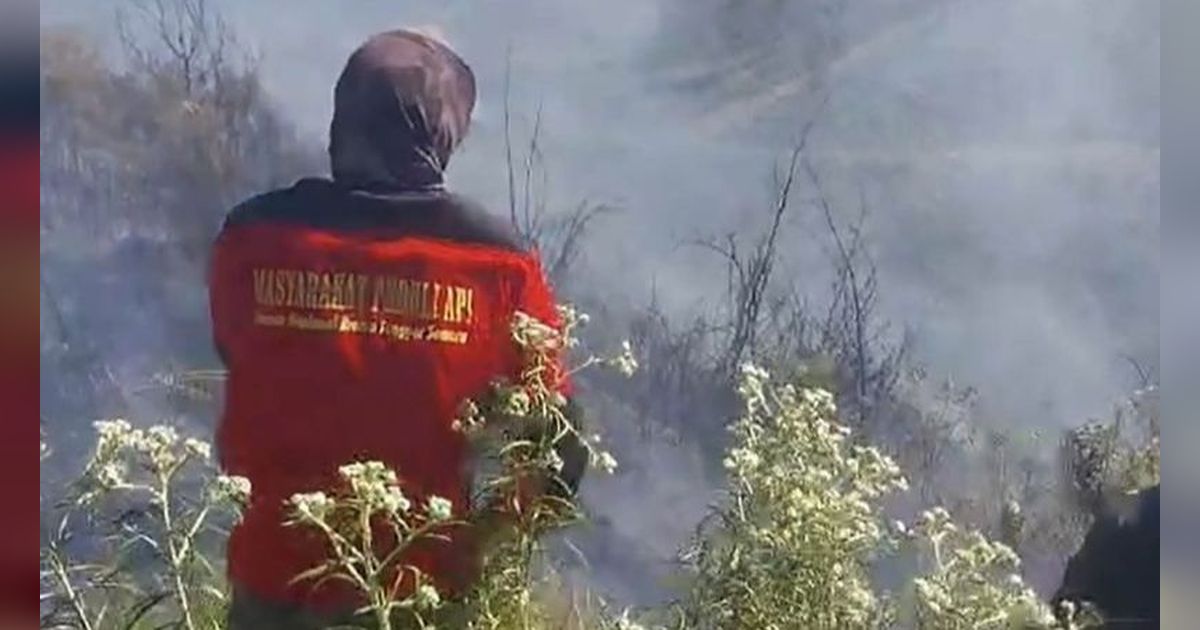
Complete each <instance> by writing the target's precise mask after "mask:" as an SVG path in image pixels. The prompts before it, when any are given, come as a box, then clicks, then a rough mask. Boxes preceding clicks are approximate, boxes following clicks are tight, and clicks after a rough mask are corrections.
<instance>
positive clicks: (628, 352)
mask: <svg viewBox="0 0 1200 630" xmlns="http://www.w3.org/2000/svg"><path fill="white" fill-rule="evenodd" d="M609 364H610V365H612V366H613V367H615V368H616V369H617V372H619V373H620V374H621V375H622V376H625V377H630V376H633V374H634V372H637V370H638V362H637V358H636V357H634V356H633V347H632V346H631V345H630V344H629V341H628V340H626V341H622V342H621V353H620V354H618V355H617V356H616V357H613V358H612V359H611V360H610V361H609Z"/></svg>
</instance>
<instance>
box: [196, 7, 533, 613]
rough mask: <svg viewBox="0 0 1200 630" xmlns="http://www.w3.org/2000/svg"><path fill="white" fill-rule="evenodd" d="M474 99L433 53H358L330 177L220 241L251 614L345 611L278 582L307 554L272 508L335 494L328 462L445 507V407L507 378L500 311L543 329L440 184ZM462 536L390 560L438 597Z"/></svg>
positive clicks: (455, 444)
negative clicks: (391, 474) (377, 475)
mask: <svg viewBox="0 0 1200 630" xmlns="http://www.w3.org/2000/svg"><path fill="white" fill-rule="evenodd" d="M474 97H475V86H474V79H473V77H472V76H471V73H470V70H469V69H468V68H467V67H466V65H465V64H463V62H462V61H461V60H459V59H458V57H457V56H455V55H454V54H453V53H452V52H451V51H450V50H449V49H448V48H446V47H445V46H443V45H441V44H439V43H437V42H434V41H432V40H430V39H428V38H425V37H422V36H420V35H416V34H413V33H408V32H402V31H397V32H392V33H385V34H383V35H380V36H376V37H375V38H372V39H371V40H370V41H368V42H367V44H365V45H364V46H363V47H362V48H360V49H359V50H358V51H356V52H355V54H354V55H353V56H352V57H351V58H350V61H349V63H348V64H347V67H346V70H345V71H344V72H343V74H342V77H341V78H340V79H339V82H338V86H337V90H336V106H335V114H334V122H333V125H332V128H331V133H330V136H331V137H330V156H331V160H332V166H333V175H334V176H333V179H332V180H322V179H308V180H302V181H300V182H299V183H297V184H296V185H295V186H293V187H291V188H288V189H284V190H279V191H275V192H271V193H267V194H265V195H262V196H259V197H256V198H254V199H251V200H250V201H248V202H246V203H244V204H242V205H241V206H239V207H238V208H236V209H235V210H234V211H233V212H232V213H231V214H230V215H229V217H228V218H227V220H226V223H225V226H224V228H223V229H222V232H221V235H220V236H219V237H218V240H217V243H216V245H215V249H214V256H213V263H212V275H211V279H210V295H211V308H212V317H213V326H214V334H215V339H216V343H217V346H218V351H219V352H220V353H221V356H222V358H223V360H224V361H225V363H226V365H227V366H228V368H229V378H228V383H227V386H226V402H225V412H224V415H223V417H222V420H221V424H220V426H219V428H218V435H217V445H218V450H219V453H220V458H221V462H222V465H223V467H224V468H225V469H226V471H227V472H229V473H231V474H239V475H244V476H246V477H248V478H249V479H250V480H251V482H252V483H253V498H252V502H251V506H250V508H249V509H248V511H247V513H246V515H245V517H244V520H243V522H242V523H241V524H240V525H239V526H238V527H237V529H236V530H235V531H234V532H233V534H232V536H231V539H230V542H229V552H228V554H229V574H230V577H231V580H232V581H233V583H234V585H235V588H237V589H239V590H241V591H244V592H245V593H248V594H250V595H252V596H253V597H255V598H258V599H261V600H262V601H265V602H275V603H279V604H288V605H291V604H296V605H303V606H306V607H309V608H312V609H318V610H320V609H326V608H341V607H345V606H346V605H347V603H348V602H350V601H351V599H350V597H349V595H348V593H346V592H345V591H343V590H337V589H338V586H337V583H336V582H327V583H326V584H325V585H322V586H321V587H320V588H319V589H317V590H312V585H311V584H306V583H303V582H302V583H296V584H289V582H290V580H291V578H293V577H294V576H295V575H297V574H299V573H301V572H302V571H305V570H307V569H310V568H312V567H313V566H315V565H317V564H318V563H319V562H320V561H321V560H322V559H323V554H324V547H323V545H321V544H320V543H319V542H317V541H316V539H315V538H314V537H313V536H312V534H311V533H310V532H305V531H303V530H300V529H292V528H286V527H283V526H282V522H283V520H284V516H285V514H284V509H285V508H284V501H285V500H286V499H287V498H288V497H290V496H291V495H292V494H293V493H296V492H302V491H312V490H317V489H328V488H331V487H333V486H334V485H335V482H336V474H337V468H338V467H339V466H341V465H344V464H347V463H350V462H351V461H361V460H380V461H382V462H384V463H385V464H388V465H389V466H391V467H393V468H395V469H396V470H397V472H398V474H399V476H400V477H401V482H402V485H403V487H404V489H405V491H406V493H407V494H409V495H410V496H412V497H415V498H416V499H417V500H421V499H422V498H423V497H427V496H430V495H433V494H436V495H439V496H443V497H446V498H449V499H450V500H451V501H453V503H454V505H455V506H456V509H461V508H462V507H463V506H464V504H465V502H466V500H467V496H466V492H467V484H468V482H469V480H467V479H464V478H463V471H462V463H463V459H464V448H465V445H464V442H463V438H462V436H461V435H460V434H458V433H457V432H455V431H453V430H452V428H451V423H452V421H453V418H454V416H455V414H456V411H457V408H458V405H459V404H460V403H461V401H462V400H463V399H464V398H467V397H472V396H478V395H480V394H482V393H484V392H485V391H486V389H487V387H488V385H489V384H490V382H491V381H492V380H494V379H495V378H496V377H498V376H501V375H506V374H512V373H513V372H514V370H516V369H517V367H518V363H517V362H518V361H519V357H518V355H517V353H516V350H515V348H514V347H513V346H512V343H511V340H510V335H509V329H508V323H509V321H510V318H511V315H512V313H513V312H514V311H515V310H523V311H525V312H528V313H530V314H532V315H534V316H535V317H539V318H543V319H546V320H550V321H553V320H554V319H555V310H554V301H553V298H552V296H551V294H550V291H549V289H548V287H547V286H546V284H545V281H544V279H543V276H542V273H541V269H540V267H539V264H538V261H537V257H536V255H535V254H533V253H530V252H526V251H523V250H522V248H521V247H520V246H519V245H518V243H517V240H516V239H515V238H514V237H513V236H512V235H511V233H510V231H509V230H508V229H507V227H506V226H505V225H504V224H503V223H501V222H499V221H496V220H494V219H491V218H490V217H489V216H488V215H487V214H486V213H484V212H483V211H482V210H481V209H480V208H478V207H477V206H475V205H474V204H472V203H470V202H468V201H466V200H464V199H462V198H461V197H458V196H456V195H453V194H450V193H448V192H446V191H444V190H443V188H442V185H441V183H442V170H443V169H444V168H445V166H446V163H447V160H448V159H449V155H450V153H451V151H452V150H453V149H454V148H455V147H456V146H457V144H458V142H459V141H460V139H461V137H462V135H463V134H464V133H465V130H466V127H467V123H468V121H469V118H470V111H471V107H472V104H473V102H474ZM464 538H465V537H459V539H457V540H456V541H455V542H453V543H449V544H439V545H436V546H435V545H431V546H430V547H429V549H426V550H424V551H420V552H416V553H414V554H410V556H409V557H408V558H406V562H410V563H413V564H416V565H417V566H419V567H420V568H422V569H424V570H426V571H428V572H429V573H431V574H432V575H433V576H434V578H435V580H436V581H437V582H438V583H439V585H440V586H442V587H443V588H446V589H450V590H454V589H455V588H458V587H460V586H462V581H463V580H468V579H470V577H471V575H470V566H469V556H470V555H471V554H470V552H469V550H467V549H466V546H468V545H469V541H466V540H464ZM460 565H461V566H460ZM237 605H238V603H237V602H236V601H235V607H236V606H237Z"/></svg>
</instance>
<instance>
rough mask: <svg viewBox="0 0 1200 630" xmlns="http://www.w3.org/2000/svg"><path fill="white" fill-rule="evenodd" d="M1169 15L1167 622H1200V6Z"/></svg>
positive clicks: (1173, 4) (1165, 117)
mask: <svg viewBox="0 0 1200 630" xmlns="http://www.w3.org/2000/svg"><path fill="white" fill-rule="evenodd" d="M1162 8H1163V9H1164V11H1163V13H1162V27H1163V28H1162V31H1163V39H1162V47H1161V72H1162V88H1163V101H1162V130H1161V131H1162V134H1161V136H1162V155H1161V162H1160V164H1161V181H1162V220H1163V223H1162V234H1161V237H1160V243H1161V247H1162V252H1161V253H1162V261H1163V265H1162V269H1163V276H1162V280H1161V284H1160V291H1161V296H1160V300H1161V311H1160V312H1161V313H1162V321H1161V326H1160V331H1161V339H1160V347H1161V348H1162V350H1161V353H1162V363H1161V364H1162V365H1163V397H1162V402H1163V415H1162V418H1163V427H1162V431H1163V434H1164V439H1163V441H1162V444H1163V446H1162V449H1163V460H1162V461H1163V469H1162V475H1163V477H1164V478H1166V479H1167V481H1166V483H1165V484H1163V508H1162V509H1163V521H1162V530H1163V531H1162V545H1163V548H1162V549H1161V556H1160V560H1161V567H1162V572H1163V582H1162V583H1163V593H1162V603H1163V621H1164V624H1163V627H1164V628H1186V627H1197V626H1196V625H1195V624H1196V620H1197V619H1198V618H1200V599H1197V595H1200V545H1197V544H1196V532H1197V530H1198V529H1200V490H1198V489H1200V483H1198V481H1200V454H1198V453H1197V450H1198V448H1200V421H1198V420H1200V418H1198V416H1200V208H1198V207H1197V206H1198V205H1200V40H1198V39H1197V38H1196V36H1195V34H1196V29H1197V28H1200V2H1196V1H1195V0H1166V1H1165V2H1163V7H1162Z"/></svg>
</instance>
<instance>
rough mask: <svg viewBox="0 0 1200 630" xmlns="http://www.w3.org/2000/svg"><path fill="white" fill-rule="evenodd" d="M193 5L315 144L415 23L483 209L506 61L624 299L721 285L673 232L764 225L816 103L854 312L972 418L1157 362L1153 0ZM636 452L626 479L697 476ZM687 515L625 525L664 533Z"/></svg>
mask: <svg viewBox="0 0 1200 630" xmlns="http://www.w3.org/2000/svg"><path fill="white" fill-rule="evenodd" d="M218 4H219V5H220V6H221V8H222V10H224V11H225V13H226V16H227V17H228V19H229V21H230V23H231V25H232V26H233V28H234V29H235V31H236V32H237V33H238V34H239V36H240V38H241V41H242V42H243V43H246V44H248V45H249V46H250V47H251V48H252V49H253V50H254V51H255V52H256V53H257V54H258V55H260V57H261V59H260V61H261V74H262V78H263V81H264V83H265V85H266V87H267V89H268V91H269V92H270V94H271V95H272V96H273V98H275V99H276V100H277V101H278V102H279V103H280V105H281V106H282V108H283V109H284V111H285V112H286V113H287V114H289V115H290V116H291V118H292V120H293V121H294V122H295V123H296V124H297V125H298V128H299V129H300V131H301V133H302V134H304V135H305V136H306V137H308V138H311V139H320V140H322V141H323V139H324V134H325V132H326V127H327V124H328V118H329V115H330V113H331V107H332V86H333V83H334V81H335V79H336V76H337V73H338V72H339V71H340V69H341V64H342V63H343V62H344V60H345V58H346V57H347V55H348V54H349V53H350V51H351V50H353V48H354V47H355V46H357V45H358V44H359V43H361V42H362V41H363V40H364V39H365V38H366V37H367V36H368V35H370V34H372V33H375V32H378V31H382V30H386V29H390V28H395V27H399V26H406V25H412V26H415V25H436V28H437V29H438V30H439V32H440V35H439V36H440V37H442V38H444V39H446V40H447V41H448V42H449V43H450V44H451V45H452V46H454V47H455V48H456V49H457V50H458V51H459V52H460V53H461V54H462V56H463V57H464V58H465V59H466V60H467V61H468V63H469V64H471V65H472V67H473V68H474V70H475V72H476V74H477V76H478V83H479V90H480V103H479V107H478V110H477V113H476V120H475V122H474V127H473V130H472V132H471V135H470V136H469V137H468V139H467V142H466V144H465V146H464V148H463V150H462V152H461V153H460V154H459V155H458V156H456V157H455V158H454V159H453V160H452V164H451V169H450V182H451V184H452V185H453V186H454V187H456V188H458V189H459V190H461V191H462V192H465V193H467V194H470V195H473V196H475V197H477V198H479V199H481V200H483V201H485V202H487V203H488V204H489V205H490V206H491V207H493V208H494V209H496V211H497V212H502V211H503V207H504V204H505V203H506V199H507V191H506V188H505V186H506V180H505V175H504V171H503V166H502V164H503V162H502V160H503V155H504V150H503V149H504V147H503V123H502V115H503V107H504V98H505V75H506V68H507V67H509V64H511V72H512V83H511V95H510V101H511V104H512V107H513V111H514V114H515V116H516V129H515V130H516V132H517V134H516V135H517V137H518V138H521V137H524V134H528V133H529V130H530V128H531V126H532V120H533V117H534V113H535V112H536V111H538V110H539V109H540V111H541V118H542V121H543V125H544V132H543V138H542V150H543V151H544V153H545V155H546V159H547V165H548V178H549V179H548V182H549V189H548V191H547V196H548V199H549V200H550V203H551V206H552V207H557V208H563V209H566V208H569V207H571V206H573V205H575V204H576V203H578V202H579V201H580V200H582V199H585V198H586V199H590V200H592V201H596V202H605V203H613V204H617V205H619V206H620V207H621V208H622V209H623V211H622V212H621V213H619V214H616V215H612V216H609V217H606V218H605V219H604V220H603V222H602V223H599V224H598V227H597V229H596V231H595V232H594V233H593V234H592V240H591V241H590V245H589V251H588V254H587V268H586V270H585V273H586V277H587V279H588V280H587V281H588V283H589V284H590V285H592V286H593V287H594V289H595V293H597V294H600V295H612V296H614V297H613V299H614V300H619V301H625V302H630V303H635V304H636V303H639V302H644V301H646V300H647V299H648V296H649V295H650V292H651V290H652V288H653V289H654V290H655V292H656V295H657V298H658V300H659V304H660V306H662V307H664V308H665V309H667V310H668V311H670V312H674V313H686V312H688V311H690V310H692V309H698V308H704V307H705V306H706V303H705V300H706V299H712V298H713V297H714V296H715V295H716V294H717V293H718V292H719V291H720V290H721V289H722V288H723V285H720V284H718V283H716V282H714V278H719V277H721V276H720V275H719V274H720V273H721V267H720V263H719V261H716V260H714V259H712V258H711V257H709V256H707V255H705V254H702V253H700V252H697V251H695V250H694V249H690V248H688V247H686V246H684V244H685V243H686V242H688V241H689V240H692V239H695V238H698V237H703V236H711V235H717V234H723V233H725V232H727V231H730V230H737V229H741V228H744V227H746V226H752V225H756V224H761V223H762V222H764V221H766V218H767V212H768V210H769V205H770V201H771V199H772V196H773V194H774V191H773V190H772V188H771V185H772V184H771V169H772V166H773V164H774V163H775V162H776V161H777V160H778V159H779V158H780V157H782V156H783V155H784V154H785V152H786V151H787V150H788V149H789V148H790V146H791V143H793V142H794V141H795V140H796V134H797V133H798V132H799V130H800V128H801V126H802V125H803V124H804V123H805V122H806V121H807V120H808V119H809V118H811V117H813V116H818V122H817V124H816V126H815V127H814V129H815V130H814V133H813V136H812V139H811V143H810V148H811V150H810V155H811V157H812V159H813V161H814V163H815V165H816V166H817V168H818V169H819V171H820V172H821V173H822V176H823V177H824V178H826V181H827V182H828V192H829V194H830V195H831V196H832V197H833V201H834V204H835V207H837V208H838V209H839V210H840V211H842V212H844V217H843V218H844V219H845V220H851V219H852V218H853V217H854V216H856V214H857V213H858V212H859V211H860V207H862V206H865V208H866V209H867V211H868V220H867V223H866V230H867V238H868V242H869V243H870V246H871V247H872V254H873V257H874V260H875V261H876V263H877V264H878V267H879V271H880V279H879V282H880V292H881V296H880V297H881V303H880V308H881V311H882V312H881V315H882V316H883V317H884V318H885V319H887V320H889V321H891V322H893V323H894V324H895V325H896V326H899V327H904V328H907V329H908V330H910V331H911V332H912V333H913V335H914V339H915V345H914V348H913V351H914V355H915V357H916V358H917V359H918V360H920V361H921V362H923V363H926V364H927V365H929V366H930V367H931V368H932V370H933V371H934V372H938V373H942V374H949V375H953V376H954V377H955V379H956V380H957V381H959V382H962V383H968V384H971V385H973V386H975V387H977V388H978V389H979V391H980V393H981V400H982V403H983V405H984V407H985V409H986V410H987V413H988V415H989V416H990V417H994V418H997V419H999V420H1000V421H1002V422H1006V423H1010V424H1012V425H1015V426H1021V427H1030V428H1031V427H1062V426H1067V425H1073V424H1078V423H1080V422H1082V421H1083V420H1085V419H1087V418H1089V417H1096V416H1103V415H1106V414H1107V412H1108V410H1109V408H1110V405H1111V403H1112V402H1113V401H1115V400H1117V399H1118V398H1120V397H1122V396H1123V395H1124V394H1125V393H1126V392H1127V391H1128V390H1129V389H1130V388H1131V387H1132V386H1133V385H1134V384H1135V383H1136V376H1137V375H1136V373H1135V372H1134V371H1133V370H1132V368H1131V367H1130V361H1129V359H1134V360H1136V361H1138V362H1140V363H1142V364H1143V365H1144V366H1146V367H1148V368H1149V369H1152V370H1154V369H1157V362H1158V332H1159V328H1158V326H1159V312H1158V302H1159V301H1158V277H1159V266H1160V264H1159V253H1158V229H1159V142H1160V134H1159V96H1160V88H1159V70H1158V68H1159V64H1158V48H1159V8H1158V7H1159V5H1158V2H1155V1H1149V2H1148V1H1145V0H1111V1H1109V2H1103V3H1098V2H1088V1H1087V0H1060V1H1058V2H1042V1H1038V0H982V1H970V2H968V1H952V0H924V1H916V0H881V1H880V2H871V3H865V2H848V1H842V2H838V1H836V0H796V1H795V2H785V1H783V0H776V1H772V2H761V3H739V2H724V1H722V0H655V1H648V0H609V1H607V2H582V1H575V2H560V1H554V2H552V1H549V0H506V1H504V2H489V1H484V0H480V1H474V2H468V1H466V0H455V1H452V2H444V1H441V0H438V1H435V0H419V1H415V2H403V3H401V2H382V1H363V2H355V3H331V2H317V1H312V0H260V1H258V2H234V1H233V0H222V1H221V2H219V3H218ZM42 9H43V24H45V25H49V24H59V23H73V24H76V25H79V26H82V27H84V28H91V29H94V30H95V32H96V35H97V37H99V38H100V39H101V40H102V41H107V42H109V43H110V45H111V42H112V41H113V32H112V31H111V29H109V28H108V26H106V25H107V24H109V23H110V22H111V10H112V6H111V5H106V4H105V3H94V2H86V1H83V0H46V1H45V2H43V3H42ZM826 99H827V101H826ZM821 102H825V105H824V106H823V107H819V106H818V105H819V103H821ZM811 194H812V191H811V190H809V189H805V190H802V191H800V193H799V194H798V197H797V198H798V199H800V200H801V201H803V199H804V198H806V197H809V196H811ZM791 217H792V218H791V220H790V222H789V224H788V226H787V230H788V231H787V233H786V235H785V238H786V239H787V240H786V241H785V250H786V253H785V255H786V257H787V260H788V265H787V267H786V273H787V274H789V275H790V276H793V277H792V278H789V279H790V280H793V281H794V282H795V283H796V284H797V285H798V286H800V287H802V288H804V289H806V290H808V291H810V292H812V293H814V294H817V293H819V292H820V291H822V290H823V289H824V288H825V285H826V283H827V282H828V279H829V263H828V259H827V255H826V252H825V251H824V250H822V248H821V245H820V243H821V242H822V239H823V233H822V231H821V230H822V227H821V222H820V220H819V217H817V215H816V213H815V210H814V209H813V208H812V207H811V206H810V205H805V204H803V203H801V204H798V205H797V207H796V209H795V212H794V213H793V214H792V215H791ZM722 282H723V278H722ZM639 457H640V455H639ZM645 459H646V460H647V461H648V462H650V463H647V464H646V465H647V466H653V467H654V468H655V469H656V470H655V471H653V473H646V474H647V475H649V477H647V478H656V479H666V478H670V479H676V478H686V477H687V475H688V474H689V472H694V471H695V470H697V469H698V464H696V463H694V462H693V463H688V462H687V461H686V457H684V456H682V455H678V456H676V455H669V456H668V455H663V456H656V457H646V458H645ZM663 462H670V463H669V464H665V463H663ZM672 466H676V468H674V469H670V468H671V467H672ZM668 469H670V470H668ZM640 487H643V488H644V489H645V494H639V495H638V496H636V497H627V498H624V499H621V498H620V496H621V495H620V493H616V492H611V493H608V494H609V495H612V496H611V497H610V498H611V499H612V500H613V501H624V502H625V503H629V502H630V501H633V502H635V503H640V504H641V505H642V506H645V505H651V504H654V505H659V504H660V503H658V502H657V499H658V498H663V497H670V496H678V495H680V494H685V493H688V492H696V491H697V490H702V489H703V488H697V487H696V486H695V485H692V484H678V485H672V484H668V483H661V484H660V483H659V482H657V481H656V482H654V483H652V484H651V483H647V484H642V485H641V486H640ZM651 488H653V489H651ZM598 492H602V491H598ZM626 495H628V493H626ZM606 496H607V495H606ZM706 498H707V497H706V496H703V495H702V496H697V497H694V498H693V499H692V501H691V503H690V507H681V508H679V509H680V511H681V512H682V513H689V512H691V511H694V507H695V506H696V505H702V504H703V502H704V500H705V499H706ZM694 522H695V521H694V519H691V518H678V519H674V522H646V523H641V524H639V525H638V526H637V529H641V530H657V531H658V533H659V534H660V535H661V537H662V539H663V540H662V544H661V545H658V546H660V547H664V548H665V547H669V546H670V545H669V544H668V543H667V542H666V541H668V540H677V539H678V537H679V536H682V535H685V534H686V530H687V529H688V528H689V527H690V526H691V524H692V523H694ZM663 532H665V533H663Z"/></svg>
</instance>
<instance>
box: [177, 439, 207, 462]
mask: <svg viewBox="0 0 1200 630" xmlns="http://www.w3.org/2000/svg"><path fill="white" fill-rule="evenodd" d="M183 448H184V450H186V451H187V452H188V453H190V454H192V455H193V456H195V457H199V458H200V459H208V458H209V457H211V456H212V446H210V445H209V444H208V442H205V441H203V440H197V439H195V438H187V439H186V440H184V441H183Z"/></svg>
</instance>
